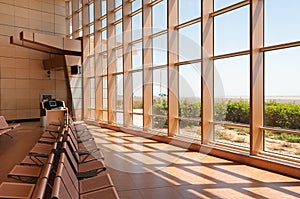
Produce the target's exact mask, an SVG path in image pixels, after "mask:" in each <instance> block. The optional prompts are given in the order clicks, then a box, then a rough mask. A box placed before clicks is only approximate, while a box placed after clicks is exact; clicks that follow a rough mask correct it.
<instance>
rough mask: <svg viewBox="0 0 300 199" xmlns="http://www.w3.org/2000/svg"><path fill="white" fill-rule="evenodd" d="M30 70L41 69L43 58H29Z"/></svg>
mask: <svg viewBox="0 0 300 199" xmlns="http://www.w3.org/2000/svg"><path fill="white" fill-rule="evenodd" d="M29 65H30V70H41V69H42V67H43V62H42V60H34V59H31V60H29Z"/></svg>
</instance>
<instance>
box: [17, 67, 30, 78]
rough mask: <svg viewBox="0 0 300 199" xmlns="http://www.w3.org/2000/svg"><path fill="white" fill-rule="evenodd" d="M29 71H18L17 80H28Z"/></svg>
mask: <svg viewBox="0 0 300 199" xmlns="http://www.w3.org/2000/svg"><path fill="white" fill-rule="evenodd" d="M29 76H30V75H29V70H28V69H16V78H19V79H28V78H29Z"/></svg>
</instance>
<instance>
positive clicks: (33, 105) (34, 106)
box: [29, 95, 40, 109]
mask: <svg viewBox="0 0 300 199" xmlns="http://www.w3.org/2000/svg"><path fill="white" fill-rule="evenodd" d="M37 96H39V95H37ZM29 104H30V108H31V109H39V108H40V97H38V98H35V99H30V101H29Z"/></svg>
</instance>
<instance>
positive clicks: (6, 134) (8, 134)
mask: <svg viewBox="0 0 300 199" xmlns="http://www.w3.org/2000/svg"><path fill="white" fill-rule="evenodd" d="M4 135H7V136H8V137H10V138H11V139H12V138H13V136H12V135H10V134H9V133H4Z"/></svg>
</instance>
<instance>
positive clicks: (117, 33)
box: [115, 23, 123, 46]
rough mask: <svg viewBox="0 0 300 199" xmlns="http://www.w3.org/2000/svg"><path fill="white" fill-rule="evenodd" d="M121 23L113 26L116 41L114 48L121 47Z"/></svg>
mask: <svg viewBox="0 0 300 199" xmlns="http://www.w3.org/2000/svg"><path fill="white" fill-rule="evenodd" d="M122 32H123V30H122V23H118V24H117V25H116V26H115V39H116V46H119V45H122V42H123V34H122Z"/></svg>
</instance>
